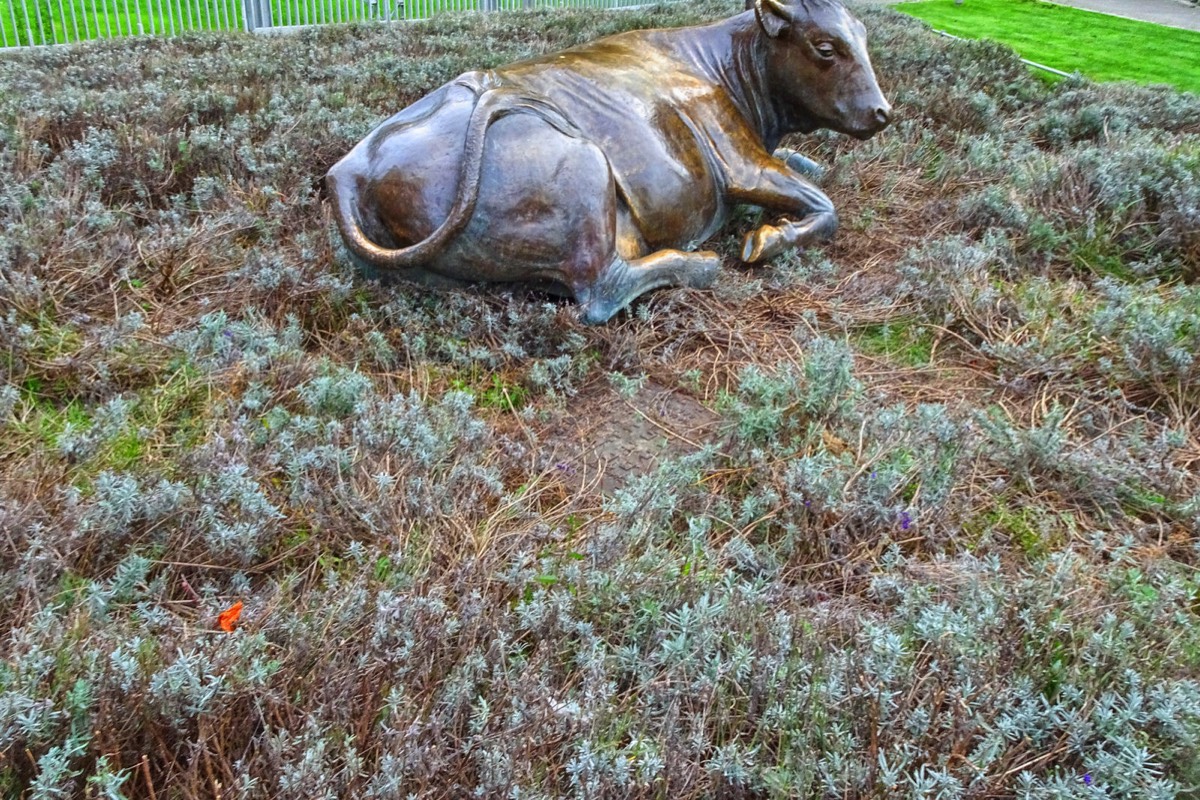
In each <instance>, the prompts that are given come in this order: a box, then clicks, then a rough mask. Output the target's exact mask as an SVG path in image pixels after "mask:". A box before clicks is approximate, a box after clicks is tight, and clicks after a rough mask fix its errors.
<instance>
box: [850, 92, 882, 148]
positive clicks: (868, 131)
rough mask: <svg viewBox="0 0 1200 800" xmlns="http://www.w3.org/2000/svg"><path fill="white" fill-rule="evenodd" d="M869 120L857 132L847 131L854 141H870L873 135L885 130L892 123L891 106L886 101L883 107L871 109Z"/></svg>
mask: <svg viewBox="0 0 1200 800" xmlns="http://www.w3.org/2000/svg"><path fill="white" fill-rule="evenodd" d="M868 119H869V120H870V121H869V122H868V123H867V124H866V125H864V126H863V127H861V128H858V129H857V130H853V131H849V133H850V135H851V136H853V137H854V138H855V139H870V138H871V137H872V136H874V135H875V134H877V133H879V132H880V131H881V130H883V129H884V128H886V127H887V126H888V125H890V124H891V122H892V106H891V104H889V103H888V102H887V101H886V100H885V101H884V103H883V105H880V106H876V107H875V108H874V109H872V111H871V113H870V116H869V117H868Z"/></svg>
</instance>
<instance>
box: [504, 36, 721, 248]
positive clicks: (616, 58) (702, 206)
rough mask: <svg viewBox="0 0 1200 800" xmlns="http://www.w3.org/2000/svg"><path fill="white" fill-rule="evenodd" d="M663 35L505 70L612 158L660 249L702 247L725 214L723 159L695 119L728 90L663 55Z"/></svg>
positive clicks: (598, 45)
mask: <svg viewBox="0 0 1200 800" xmlns="http://www.w3.org/2000/svg"><path fill="white" fill-rule="evenodd" d="M664 33H665V32H662V31H633V32H630V33H627V34H620V35H617V36H612V37H608V38H606V39H601V40H599V41H597V42H593V43H590V44H587V45H583V46H581V47H577V48H574V49H571V50H567V51H564V52H562V53H555V54H552V55H549V56H545V57H542V58H539V59H534V60H530V61H525V62H521V63H518V64H513V65H511V66H509V67H505V68H501V69H499V70H497V71H496V76H497V78H498V79H499V81H500V82H501V83H502V84H504V85H506V86H510V87H519V88H521V89H526V90H528V91H530V92H531V93H534V94H537V95H540V96H543V97H545V98H547V99H548V100H549V101H550V102H551V103H552V104H553V105H554V106H555V107H556V108H558V109H559V110H560V111H561V112H562V113H563V115H564V116H565V117H566V118H567V119H569V120H570V121H571V123H572V124H574V125H575V126H576V127H577V128H578V129H579V130H580V131H581V132H582V133H583V135H584V136H586V137H587V138H588V139H589V140H591V141H592V142H594V143H596V144H597V145H598V146H599V147H600V148H601V150H603V151H604V153H605V154H606V155H607V156H608V159H609V162H610V164H611V166H612V170H613V173H614V177H615V178H616V181H617V184H618V186H619V187H620V190H621V192H622V194H623V195H624V197H625V202H626V203H627V204H628V205H629V208H630V210H631V212H632V213H633V216H634V219H635V220H636V222H637V224H638V228H639V229H640V230H641V233H642V235H643V238H644V239H645V241H646V244H647V245H648V246H649V247H650V249H652V250H653V249H657V248H660V247H679V246H681V245H684V244H687V243H690V242H694V241H697V240H699V239H702V238H703V237H705V236H707V235H709V234H711V233H712V231H713V230H714V229H715V227H716V226H718V225H719V224H720V218H721V217H722V216H723V208H722V200H721V194H722V186H721V175H720V174H719V172H718V170H719V167H718V159H717V158H716V157H715V154H713V153H712V152H711V147H710V143H709V142H708V141H707V139H706V137H705V135H704V133H703V130H702V127H703V126H702V125H699V124H698V123H697V121H696V119H695V118H694V115H695V113H696V110H697V109H698V108H703V107H705V106H706V105H707V106H714V105H716V104H717V95H718V94H719V92H720V91H721V90H720V88H719V87H717V86H716V85H715V84H713V83H712V82H711V81H708V80H706V79H704V78H703V77H702V76H701V75H699V74H697V73H696V71H694V70H691V69H688V65H687V64H686V63H683V62H681V61H680V60H679V58H678V57H677V55H676V54H675V53H673V52H671V51H670V50H668V49H666V48H663V47H661V43H660V42H659V41H657V40H658V39H660V38H661V37H662V36H663V34H664ZM683 198H686V201H685V202H681V199H683Z"/></svg>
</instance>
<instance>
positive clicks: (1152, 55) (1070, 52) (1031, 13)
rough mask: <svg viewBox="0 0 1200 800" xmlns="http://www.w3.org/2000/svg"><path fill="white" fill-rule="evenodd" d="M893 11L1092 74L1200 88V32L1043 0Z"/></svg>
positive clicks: (939, 3) (928, 1)
mask: <svg viewBox="0 0 1200 800" xmlns="http://www.w3.org/2000/svg"><path fill="white" fill-rule="evenodd" d="M897 9H898V10H899V11H902V12H904V13H905V14H910V15H912V16H914V17H918V18H920V19H923V20H925V21H926V22H928V23H930V24H931V25H933V27H935V28H938V29H940V30H945V31H946V32H948V33H952V34H954V35H956V36H965V37H968V38H972V39H980V38H987V39H994V40H996V41H998V42H1003V43H1005V44H1007V45H1011V46H1012V47H1013V48H1015V49H1016V50H1017V52H1019V53H1020V54H1021V55H1022V56H1023V57H1024V58H1027V59H1030V60H1031V61H1037V62H1038V63H1040V64H1045V65H1046V66H1049V67H1055V68H1057V69H1061V70H1064V71H1066V72H1074V71H1079V72H1081V73H1083V74H1084V75H1087V76H1088V77H1090V78H1093V79H1095V80H1098V81H1117V80H1131V81H1136V82H1138V83H1166V84H1171V85H1173V86H1176V87H1178V88H1180V89H1183V90H1185V91H1191V92H1198V93H1200V59H1197V58H1196V54H1197V53H1200V33H1197V32H1194V31H1185V30H1179V29H1177V28H1167V27H1164V26H1162V25H1154V24H1151V23H1148V22H1137V21H1135V20H1128V19H1122V18H1120V17H1112V16H1108V15H1106V14H1096V13H1093V12H1090V11H1081V10H1079V9H1075V8H1067V7H1065V6H1058V5H1054V4H1051V3H1045V2H1042V1H1041V0H964V2H963V4H962V5H955V4H954V0H922V2H913V3H901V4H900V5H899V6H897Z"/></svg>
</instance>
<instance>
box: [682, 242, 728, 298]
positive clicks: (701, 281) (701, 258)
mask: <svg viewBox="0 0 1200 800" xmlns="http://www.w3.org/2000/svg"><path fill="white" fill-rule="evenodd" d="M695 255H696V264H695V266H694V267H693V268H692V269H691V270H689V271H688V273H687V278H686V281H685V284H686V285H687V287H688V288H689V289H707V288H708V287H710V286H712V285H713V281H715V280H716V279H717V273H718V272H720V271H721V257H720V256H719V255H717V254H716V253H714V252H712V251H711V250H703V251H701V252H699V253H696V254H695Z"/></svg>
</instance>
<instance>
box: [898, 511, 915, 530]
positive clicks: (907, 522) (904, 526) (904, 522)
mask: <svg viewBox="0 0 1200 800" xmlns="http://www.w3.org/2000/svg"><path fill="white" fill-rule="evenodd" d="M911 526H912V515H911V514H909V513H908V512H907V511H901V512H900V530H902V531H906V530H908V529H909V527H911Z"/></svg>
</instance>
